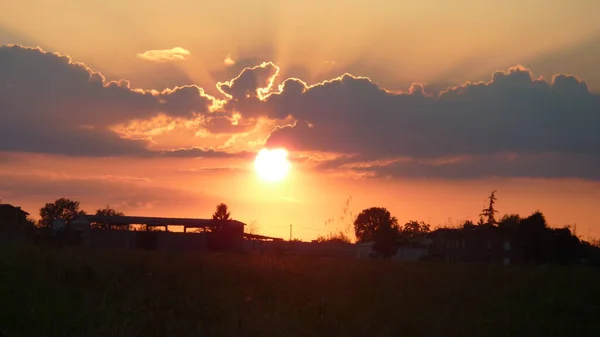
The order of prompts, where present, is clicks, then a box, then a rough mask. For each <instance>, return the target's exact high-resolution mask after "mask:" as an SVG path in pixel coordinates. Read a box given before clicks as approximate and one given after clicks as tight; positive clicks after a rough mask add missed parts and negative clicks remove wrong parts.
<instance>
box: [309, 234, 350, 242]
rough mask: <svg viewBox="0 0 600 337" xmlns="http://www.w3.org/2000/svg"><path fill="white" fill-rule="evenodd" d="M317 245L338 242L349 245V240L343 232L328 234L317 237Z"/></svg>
mask: <svg viewBox="0 0 600 337" xmlns="http://www.w3.org/2000/svg"><path fill="white" fill-rule="evenodd" d="M316 241H317V242H318V243H324V242H340V243H351V242H352V241H351V240H350V238H349V237H348V236H347V235H346V234H344V232H342V231H339V232H337V233H329V234H327V235H325V236H322V235H319V236H318V237H317V240H316Z"/></svg>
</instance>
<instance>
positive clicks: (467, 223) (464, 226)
mask: <svg viewBox="0 0 600 337" xmlns="http://www.w3.org/2000/svg"><path fill="white" fill-rule="evenodd" d="M481 222H483V221H481ZM461 228H462V229H473V228H475V223H473V221H471V220H465V222H463V224H462V225H461Z"/></svg>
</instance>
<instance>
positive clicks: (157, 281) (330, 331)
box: [0, 248, 600, 337]
mask: <svg viewBox="0 0 600 337" xmlns="http://www.w3.org/2000/svg"><path fill="white" fill-rule="evenodd" d="M0 335H2V336H9V337H12V336H36V337H42V336H82V337H83V336H88V337H93V336H99V337H100V336H102V337H109V336H110V337H117V336H127V337H133V336H289V337H295V336H365V337H375V336H446V337H448V336H599V335H600V272H599V271H598V270H592V269H587V268H583V267H539V268H527V269H526V268H504V267H499V266H497V267H493V266H466V265H444V264H428V263H421V264H401V263H397V262H392V261H359V260H353V259H350V260H347V259H326V258H308V257H304V258H302V257H259V256H226V255H211V256H203V255H165V254H159V253H148V252H122V253H114V252H113V253H106V252H89V251H83V250H75V249H73V250H71V249H64V250H50V249H45V250H42V249H33V248H28V249H23V248H21V249H15V248H11V249H8V248H0Z"/></svg>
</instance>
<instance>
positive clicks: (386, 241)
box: [354, 207, 400, 257]
mask: <svg viewBox="0 0 600 337" xmlns="http://www.w3.org/2000/svg"><path fill="white" fill-rule="evenodd" d="M354 232H355V234H356V240H357V242H359V243H360V242H367V241H371V240H373V241H374V245H373V250H374V251H375V252H376V253H378V254H379V255H381V256H383V257H389V256H391V255H393V254H394V253H395V251H396V241H397V239H398V235H399V233H400V228H399V227H398V219H396V217H393V216H392V215H391V214H390V212H389V211H388V210H387V209H386V208H383V207H371V208H368V209H365V210H363V211H362V212H360V214H359V215H358V216H357V217H356V220H355V221H354Z"/></svg>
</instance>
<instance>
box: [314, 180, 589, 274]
mask: <svg viewBox="0 0 600 337" xmlns="http://www.w3.org/2000/svg"><path fill="white" fill-rule="evenodd" d="M496 201H497V197H496V191H492V192H491V194H490V196H489V197H488V203H487V206H486V207H485V208H484V209H483V210H482V211H481V213H480V215H479V221H478V222H477V223H474V222H473V221H470V220H465V221H464V222H463V223H461V224H459V225H457V226H450V227H446V229H448V230H454V231H459V232H460V233H462V234H469V233H482V232H483V231H488V233H489V231H494V233H497V234H498V233H499V234H501V235H503V236H504V237H511V238H513V239H514V240H515V242H516V247H515V248H516V249H519V250H520V252H521V253H522V257H523V262H524V263H529V264H544V263H571V262H573V261H576V260H579V259H581V258H587V257H590V256H592V257H593V258H594V259H595V260H596V261H600V253H599V250H598V249H597V248H600V241H599V240H590V241H589V242H586V241H583V240H580V239H579V237H577V236H576V234H575V233H573V232H572V231H571V228H570V226H564V227H562V228H551V227H550V226H549V225H548V223H547V221H546V218H545V217H544V215H543V214H542V213H541V212H540V211H535V212H533V213H532V214H531V215H529V216H527V217H521V216H520V215H518V214H506V215H504V216H503V217H502V218H500V220H497V219H496V214H497V213H498V210H497V209H496ZM353 229H354V235H355V237H356V243H359V244H360V243H365V242H372V243H373V251H374V252H375V253H376V254H377V255H379V256H381V257H390V256H392V255H394V254H395V253H396V250H397V248H398V245H399V244H402V242H407V241H410V240H412V239H414V238H416V237H419V236H423V235H427V234H429V233H431V232H432V228H431V225H430V224H428V223H425V222H423V221H416V220H411V221H408V222H406V223H405V224H404V225H400V224H399V222H398V219H397V218H396V217H395V216H392V214H391V213H390V212H389V211H388V210H387V209H386V208H385V207H370V208H367V209H364V210H363V211H361V212H360V213H359V214H358V215H357V216H356V217H355V218H354V222H353ZM317 242H345V243H350V242H351V240H350V238H349V236H348V235H347V234H345V233H344V232H342V231H339V232H336V233H330V234H329V235H327V236H319V237H318V239H317ZM590 254H591V255H590Z"/></svg>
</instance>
